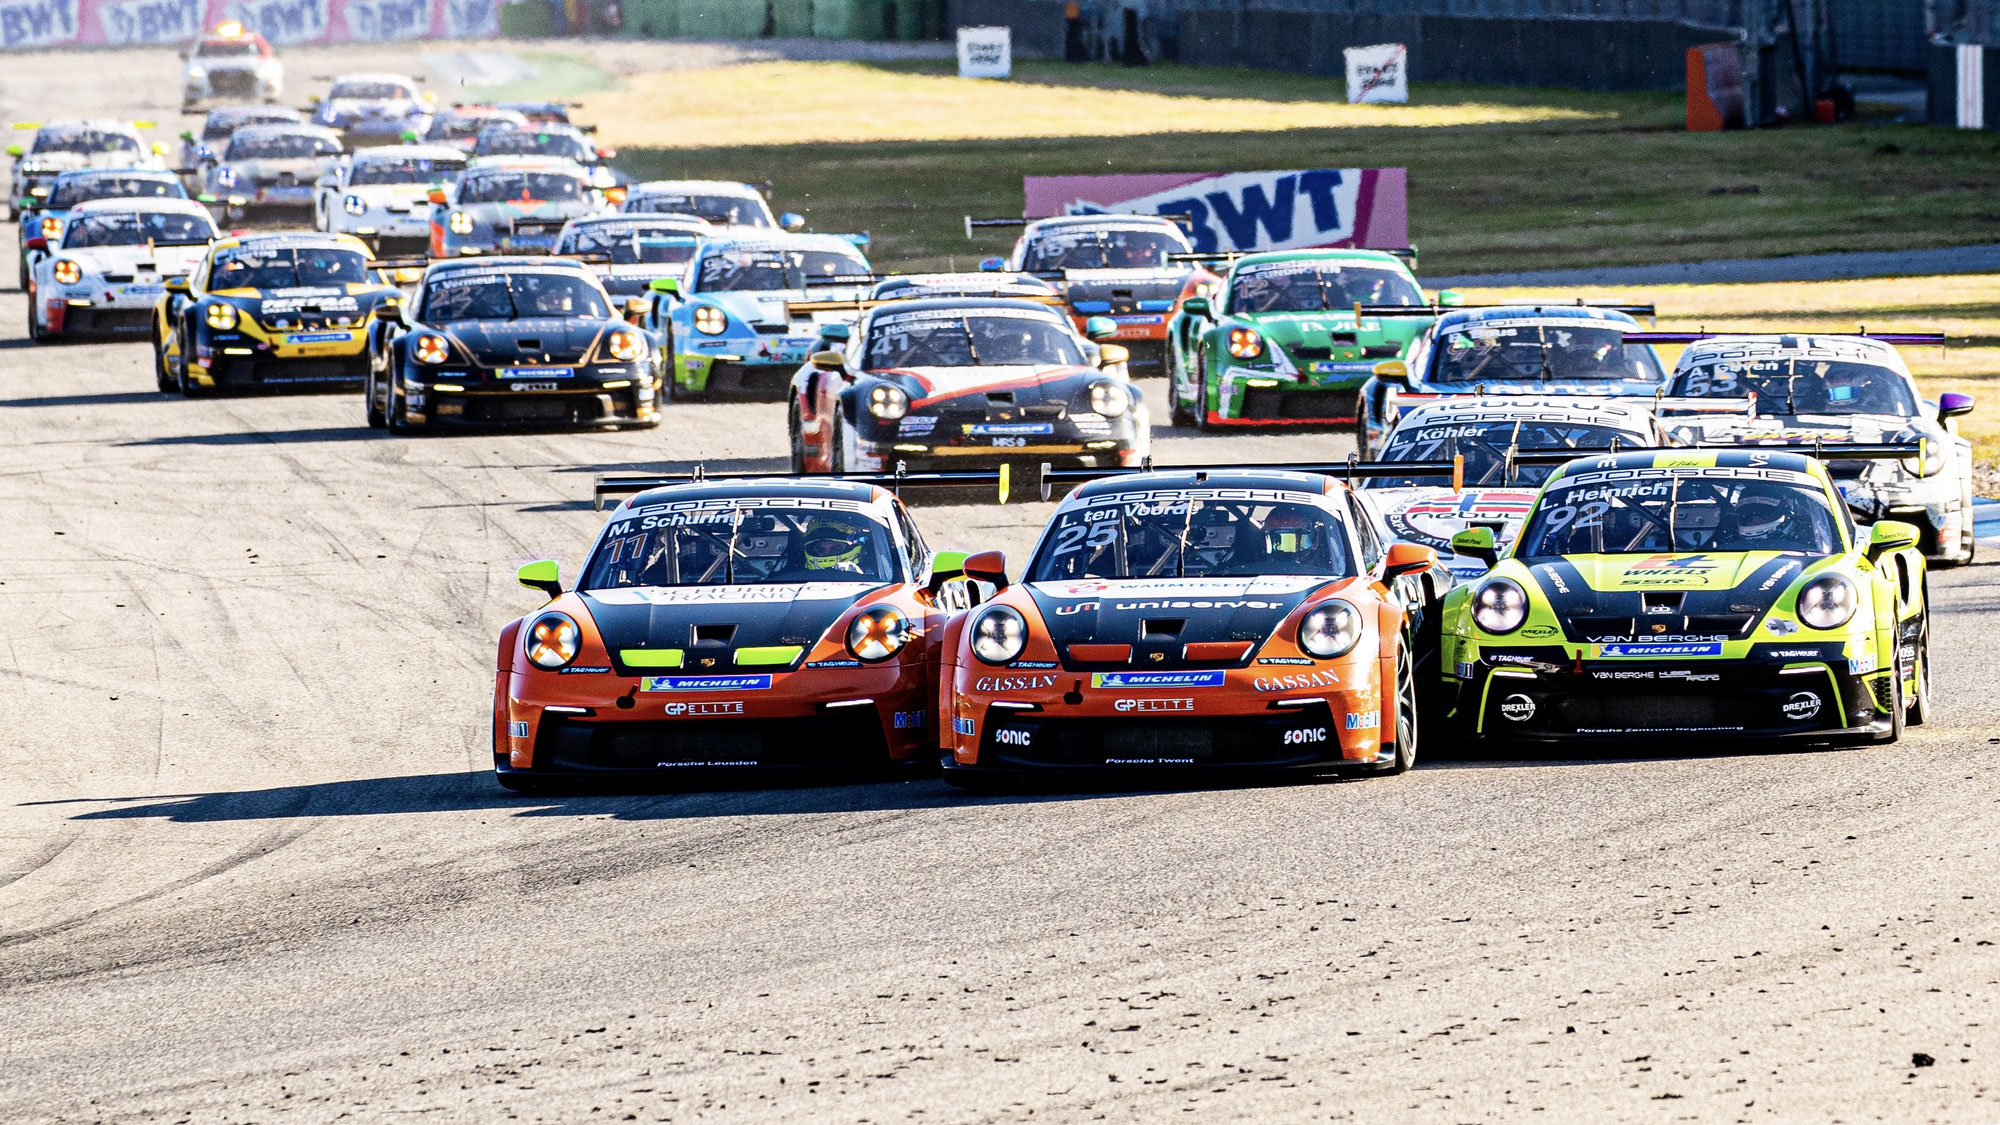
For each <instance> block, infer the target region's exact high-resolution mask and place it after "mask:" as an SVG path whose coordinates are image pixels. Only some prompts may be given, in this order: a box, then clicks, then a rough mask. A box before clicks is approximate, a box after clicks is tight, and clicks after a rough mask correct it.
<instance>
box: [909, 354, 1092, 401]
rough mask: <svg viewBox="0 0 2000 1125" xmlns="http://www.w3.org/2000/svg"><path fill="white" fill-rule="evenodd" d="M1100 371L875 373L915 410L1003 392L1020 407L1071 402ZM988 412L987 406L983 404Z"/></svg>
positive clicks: (1008, 369)
mask: <svg viewBox="0 0 2000 1125" xmlns="http://www.w3.org/2000/svg"><path fill="white" fill-rule="evenodd" d="M1096 373H1097V372H1096V369H1095V368H1091V367H1084V366H1080V365H1074V364H1062V365H1059V366H1056V367H1028V366H1021V367H1011V366H1010V367H902V368H895V369H893V370H889V371H878V372H872V374H875V375H877V376H879V377H881V378H885V379H889V380H890V381H892V382H894V383H896V384H897V385H898V386H900V387H902V388H903V389H904V390H905V391H907V392H909V395H910V398H911V400H912V401H911V403H910V407H911V409H913V410H924V409H927V408H931V407H935V406H938V405H941V404H943V403H945V402H947V401H949V400H951V399H954V398H957V397H959V396H960V395H967V394H978V395H980V396H982V397H983V396H985V395H988V394H993V393H996V392H1000V391H1008V392H1011V393H1012V394H1013V395H1014V402H1015V404H1016V405H1018V406H1027V405H1030V404H1032V403H1037V402H1068V401H1069V398H1070V396H1071V395H1072V394H1074V393H1075V392H1076V389H1077V386H1076V383H1077V379H1078V378H1079V377H1082V376H1087V375H1094V374H1096ZM980 408H981V409H984V408H985V403H984V402H983V401H982V402H981V403H980Z"/></svg>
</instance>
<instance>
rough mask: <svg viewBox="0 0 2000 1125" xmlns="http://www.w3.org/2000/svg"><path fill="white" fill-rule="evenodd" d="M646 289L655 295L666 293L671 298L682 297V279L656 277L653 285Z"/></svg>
mask: <svg viewBox="0 0 2000 1125" xmlns="http://www.w3.org/2000/svg"><path fill="white" fill-rule="evenodd" d="M646 288H648V289H651V290H652V291H653V292H655V293H664V294H666V295H667V296H669V297H678V296H680V295H681V283H680V279H679V278H675V277H656V278H654V279H653V283H652V284H651V285H648V286H646Z"/></svg>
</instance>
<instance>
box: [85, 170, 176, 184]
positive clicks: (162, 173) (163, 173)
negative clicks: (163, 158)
mask: <svg viewBox="0 0 2000 1125" xmlns="http://www.w3.org/2000/svg"><path fill="white" fill-rule="evenodd" d="M98 176H104V177H106V178H108V179H115V180H158V181H160V182H161V183H177V182H179V181H180V175H179V174H178V173H176V172H173V171H170V170H168V169H166V168H72V169H70V170H69V171H67V172H63V173H61V174H60V175H58V176H57V177H56V183H57V184H60V185H63V186H68V185H69V184H73V183H75V182H77V181H78V180H88V179H94V178H95V177H98Z"/></svg>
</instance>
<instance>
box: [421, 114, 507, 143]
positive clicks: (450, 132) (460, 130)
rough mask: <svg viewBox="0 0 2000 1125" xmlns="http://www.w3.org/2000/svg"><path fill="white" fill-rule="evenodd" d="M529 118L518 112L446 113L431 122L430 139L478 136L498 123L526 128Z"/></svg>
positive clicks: (440, 139)
mask: <svg viewBox="0 0 2000 1125" xmlns="http://www.w3.org/2000/svg"><path fill="white" fill-rule="evenodd" d="M527 124H528V119H527V118H525V117H522V116H521V115H520V114H518V113H481V114H457V113H445V114H440V115H438V118H437V119H436V120H435V121H433V122H431V131H430V133H429V134H428V136H429V139H430V140H433V141H456V140H463V139H464V138H466V137H476V136H478V135H479V134H480V133H481V132H483V131H485V130H487V129H491V128H493V127H494V126H496V125H506V126H512V127H514V128H517V129H518V128H525V127H526V126H527Z"/></svg>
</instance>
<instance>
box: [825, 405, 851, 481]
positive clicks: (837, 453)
mask: <svg viewBox="0 0 2000 1125" xmlns="http://www.w3.org/2000/svg"><path fill="white" fill-rule="evenodd" d="M827 425H828V426H829V427H830V428H831V429H832V430H833V436H832V437H831V438H829V439H828V444H829V446H830V448H829V449H828V450H827V456H826V471H827V472H829V473H844V472H847V427H846V426H845V425H844V424H842V423H841V421H840V419H839V418H834V419H832V420H831V421H830V422H828V423H827Z"/></svg>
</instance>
